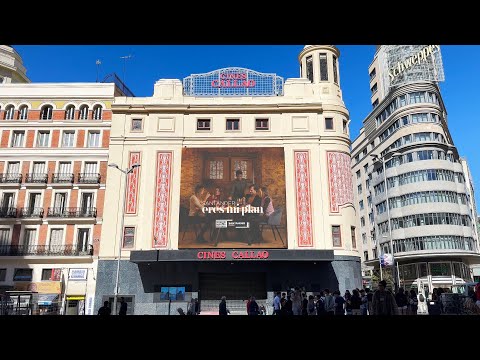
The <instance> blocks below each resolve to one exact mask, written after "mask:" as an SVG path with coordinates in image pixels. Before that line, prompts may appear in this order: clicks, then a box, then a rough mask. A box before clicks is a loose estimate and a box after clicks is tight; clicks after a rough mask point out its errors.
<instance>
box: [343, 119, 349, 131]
mask: <svg viewBox="0 0 480 360" xmlns="http://www.w3.org/2000/svg"><path fill="white" fill-rule="evenodd" d="M343 133H344V134H348V121H347V120H345V119H344V120H343Z"/></svg>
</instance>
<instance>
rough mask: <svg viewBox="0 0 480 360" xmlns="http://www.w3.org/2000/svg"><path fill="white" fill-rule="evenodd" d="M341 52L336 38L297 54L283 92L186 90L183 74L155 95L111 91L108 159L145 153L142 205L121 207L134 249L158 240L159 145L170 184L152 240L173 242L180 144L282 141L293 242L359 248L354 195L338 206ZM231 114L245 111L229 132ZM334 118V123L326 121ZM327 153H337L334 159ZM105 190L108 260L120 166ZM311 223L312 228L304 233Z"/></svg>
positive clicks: (343, 131)
mask: <svg viewBox="0 0 480 360" xmlns="http://www.w3.org/2000/svg"><path fill="white" fill-rule="evenodd" d="M320 54H322V56H323V55H325V57H326V59H327V61H326V63H327V64H328V65H327V68H326V71H327V76H328V80H320V71H319V69H320V67H321V66H320V64H319V57H320ZM338 57H339V52H338V50H337V49H336V48H335V47H334V46H329V45H313V46H306V47H305V48H304V50H303V51H302V52H301V54H300V55H299V62H300V64H301V69H302V70H301V71H302V77H301V78H298V79H287V80H286V82H285V85H284V94H283V96H271V97H247V96H243V97H192V96H184V94H183V90H182V82H181V81H180V80H176V79H161V80H159V81H157V83H156V84H155V88H154V94H153V96H152V97H136V98H125V97H117V98H115V102H114V103H113V105H112V110H113V113H114V115H113V121H112V132H111V143H110V149H109V162H110V163H115V164H117V165H118V166H119V167H121V168H122V169H126V168H128V167H129V166H131V165H132V164H131V162H130V157H131V154H132V153H140V154H141V155H140V158H141V160H140V163H141V168H140V169H139V172H138V175H134V176H135V178H137V176H138V193H137V195H136V196H135V198H136V199H137V201H138V204H137V207H136V212H135V213H132V214H128V213H127V214H125V227H134V228H135V241H134V246H133V247H132V248H131V250H150V249H152V248H154V231H152V229H154V227H155V224H154V213H155V209H154V197H155V191H156V187H157V183H158V179H157V177H156V171H157V170H158V167H157V156H158V155H157V154H158V153H159V152H162V153H168V154H171V159H172V160H171V161H172V162H171V188H170V192H169V193H168V199H167V202H168V218H167V219H166V220H167V225H166V226H167V229H166V230H165V232H166V233H167V241H166V242H165V243H163V244H162V245H160V246H157V247H155V248H158V249H159V250H176V249H178V248H179V240H178V239H179V236H180V234H179V208H180V205H181V204H180V197H181V178H182V172H183V171H188V169H183V168H182V149H190V148H195V149H206V148H217V149H220V148H221V149H224V150H228V149H234V148H237V149H238V148H243V149H249V148H281V149H282V151H283V153H284V161H285V189H284V191H285V197H286V209H285V210H286V214H287V216H286V227H287V231H288V234H287V235H288V236H287V238H288V244H287V245H288V249H329V250H331V249H334V250H335V255H347V256H358V250H357V246H356V244H355V239H353V240H352V226H355V209H354V207H353V204H352V201H348V196H347V200H345V201H343V203H342V201H341V200H338V202H339V204H336V203H335V204H332V191H334V190H333V189H332V190H331V187H332V186H333V187H335V186H336V187H337V190H336V191H338V186H339V182H340V181H341V178H340V177H341V176H342V171H344V170H345V172H344V174H347V172H346V171H347V170H346V168H343V167H342V166H343V165H341V164H343V163H341V162H338V164H340V165H337V163H334V162H335V161H336V158H334V156H336V155H337V154H339V155H338V157H339V158H340V160H343V159H344V158H348V159H349V145H350V140H349V131H348V124H349V121H350V120H349V113H348V110H347V109H346V108H345V105H344V102H343V100H342V93H341V89H340V82H339V74H338V73H339V70H338V60H337V59H338ZM307 59H308V61H311V60H310V59H312V60H313V68H312V74H313V79H312V81H309V80H308V74H307V65H306V61H307ZM334 62H335V65H334ZM334 66H336V69H335V70H334ZM335 72H336V73H335ZM231 118H235V119H239V124H240V126H239V129H238V130H233V131H229V130H226V120H227V119H231ZM326 118H327V119H332V120H333V122H332V125H333V128H331V129H329V128H326V120H325V119H326ZM199 119H200V120H202V119H209V120H210V130H208V131H203V130H199V129H198V121H199ZM258 119H268V124H269V128H268V130H267V131H265V130H263V131H258V130H256V126H255V124H256V120H258ZM136 120H141V122H142V128H141V130H132V122H133V121H136ZM329 121H330V120H328V122H329ZM329 125H330V122H329V123H328V125H327V127H328V126H329ZM297 152H301V153H302V154H303V153H304V154H306V155H307V157H306V161H307V162H308V165H309V168H308V172H307V176H308V177H309V180H308V184H307V185H308V186H309V191H310V194H309V196H310V201H311V202H310V204H309V206H308V208H307V209H306V210H304V211H307V212H308V214H307V217H308V219H307V224H306V225H304V227H303V228H302V227H299V221H301V220H299V219H301V216H302V215H303V214H300V213H299V212H300V211H302V210H299V208H298V202H297V200H298V194H299V191H301V190H299V189H300V188H299V186H301V185H302V184H300V183H299V181H300V180H299V179H298V176H297V178H296V167H295V161H296V158H295V156H298V153H297ZM328 153H331V154H332V155H330V156H331V158H329V155H328ZM296 154H297V155H296ZM328 159H330V160H331V163H330V164H329V162H328ZM348 161H349V160H348ZM297 175H298V174H297ZM337 176H339V177H337ZM332 177H334V178H333V179H332ZM347 178H348V175H347ZM107 189H108V191H107V194H106V199H105V207H106V209H112V212H111V216H109V217H107V218H105V219H104V224H103V229H102V239H104V241H102V243H101V244H100V258H101V259H102V260H103V259H105V260H106V259H114V258H115V257H116V254H117V252H118V250H117V249H118V241H120V238H121V233H122V230H121V229H120V224H121V217H122V214H123V212H122V209H121V207H119V206H118V204H121V202H122V197H123V191H124V189H125V180H124V176H123V175H122V173H120V172H119V171H117V170H116V169H114V168H109V170H108V180H107ZM192 191H193V189H192ZM190 195H191V194H189V196H190ZM344 198H345V196H344ZM333 201H337V200H336V199H334V200H333ZM332 209H333V211H332ZM308 222H310V224H308ZM332 225H335V226H340V228H341V243H340V244H336V245H338V246H334V245H333V239H332ZM302 226H303V225H302ZM299 229H300V230H299ZM305 230H306V231H307V232H309V234H307V235H304V234H302V233H301V231H305ZM354 234H355V231H354ZM352 241H353V242H354V243H353V244H352ZM129 252H130V249H125V248H124V249H123V251H122V259H123V258H128V257H129Z"/></svg>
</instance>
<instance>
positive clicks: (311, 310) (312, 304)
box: [307, 295, 317, 315]
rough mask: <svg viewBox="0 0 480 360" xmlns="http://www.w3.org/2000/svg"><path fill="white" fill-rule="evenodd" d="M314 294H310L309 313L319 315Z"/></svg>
mask: <svg viewBox="0 0 480 360" xmlns="http://www.w3.org/2000/svg"><path fill="white" fill-rule="evenodd" d="M314 299H315V298H314V297H313V295H309V296H308V302H307V314H308V315H317V308H316V307H315V301H314Z"/></svg>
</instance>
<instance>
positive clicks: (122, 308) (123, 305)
mask: <svg viewBox="0 0 480 360" xmlns="http://www.w3.org/2000/svg"><path fill="white" fill-rule="evenodd" d="M127 308H128V305H127V302H126V301H125V298H124V297H123V296H122V297H121V298H120V311H119V312H118V315H122V316H125V315H127Z"/></svg>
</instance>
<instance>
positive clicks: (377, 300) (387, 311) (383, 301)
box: [372, 280, 397, 315]
mask: <svg viewBox="0 0 480 360" xmlns="http://www.w3.org/2000/svg"><path fill="white" fill-rule="evenodd" d="M396 314H397V303H396V301H395V297H394V296H393V294H392V293H391V292H390V291H389V290H387V282H386V281H385V280H382V281H380V282H379V283H378V289H377V290H376V291H375V292H374V293H373V297H372V315H396Z"/></svg>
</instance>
